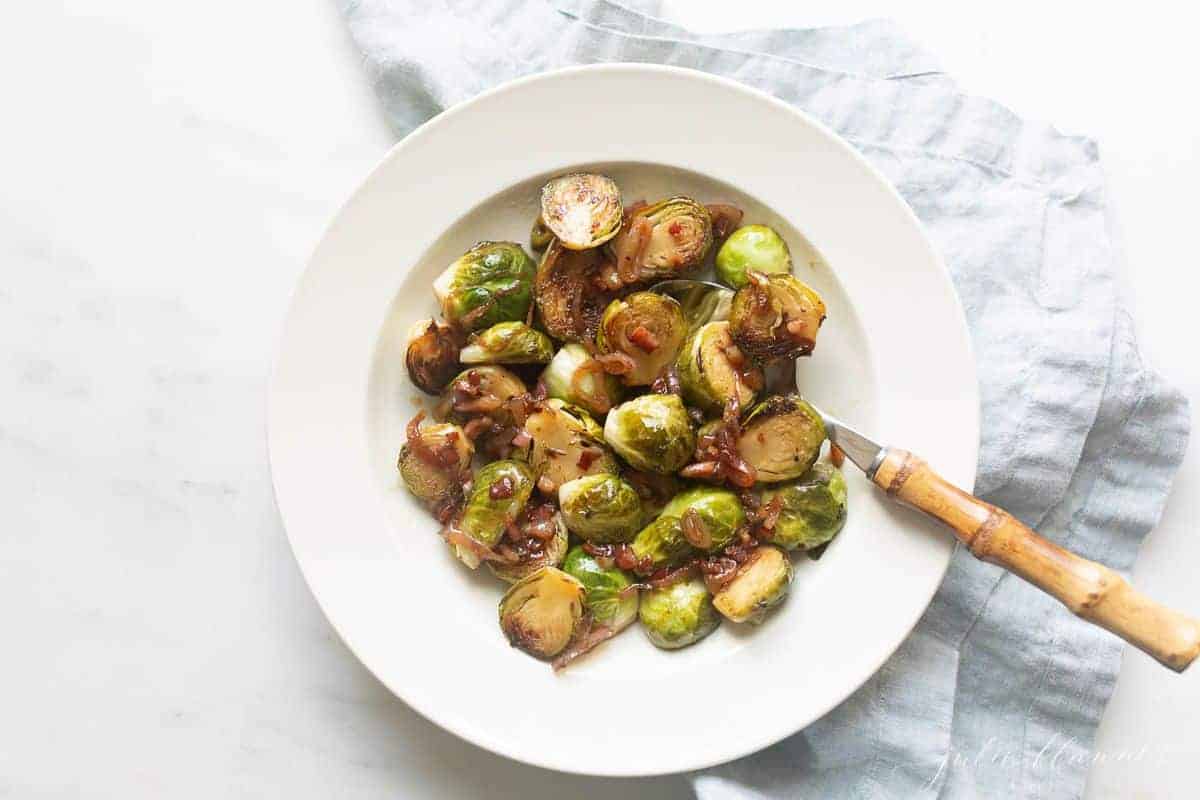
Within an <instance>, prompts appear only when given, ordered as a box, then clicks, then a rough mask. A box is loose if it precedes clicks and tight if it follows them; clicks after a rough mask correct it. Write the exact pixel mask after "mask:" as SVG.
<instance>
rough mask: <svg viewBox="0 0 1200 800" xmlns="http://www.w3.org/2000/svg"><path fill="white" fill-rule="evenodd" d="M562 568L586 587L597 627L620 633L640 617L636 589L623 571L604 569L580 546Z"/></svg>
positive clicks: (573, 551) (587, 600)
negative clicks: (601, 626) (600, 626)
mask: <svg viewBox="0 0 1200 800" xmlns="http://www.w3.org/2000/svg"><path fill="white" fill-rule="evenodd" d="M562 569H563V572H565V573H567V574H568V575H570V576H571V577H572V578H575V579H576V580H578V581H579V582H580V583H582V584H583V588H584V589H585V591H586V598H585V603H586V605H587V610H588V611H589V612H591V615H592V622H593V623H594V624H598V625H603V626H605V627H607V628H610V629H612V630H613V631H619V630H621V629H622V628H625V627H627V626H628V625H629V624H630V623H631V622H633V621H634V619H636V618H637V610H638V593H637V589H634V588H631V587H632V586H633V580H632V579H631V578H630V577H629V575H627V574H626V573H625V572H624V571H623V570H621V569H619V568H617V567H605V566H603V565H602V564H601V563H600V562H599V561H597V560H596V559H595V558H593V557H592V556H590V555H588V554H587V553H586V552H585V551H584V549H583V548H582V547H580V546H578V545H576V546H575V547H572V548H571V550H570V552H569V553H567V558H566V560H565V561H563V565H562Z"/></svg>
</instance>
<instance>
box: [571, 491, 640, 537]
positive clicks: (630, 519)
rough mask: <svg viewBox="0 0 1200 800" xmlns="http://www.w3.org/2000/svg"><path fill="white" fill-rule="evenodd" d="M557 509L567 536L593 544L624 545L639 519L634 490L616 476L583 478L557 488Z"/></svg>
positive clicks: (635, 528) (633, 531) (638, 523)
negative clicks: (560, 512)
mask: <svg viewBox="0 0 1200 800" xmlns="http://www.w3.org/2000/svg"><path fill="white" fill-rule="evenodd" d="M558 506H559V508H561V509H562V514H563V517H564V518H565V519H566V521H567V528H569V529H570V531H571V533H573V534H575V535H576V536H578V537H579V538H580V539H583V540H584V541H588V542H592V543H594V544H617V543H619V542H628V541H629V540H630V539H632V538H633V537H634V534H636V533H637V532H638V528H639V527H641V525H640V523H641V520H642V500H641V498H640V497H638V493H637V490H635V489H634V488H633V487H632V486H630V485H629V484H628V483H626V482H625V481H623V480H621V479H620V478H619V477H617V476H616V475H606V474H601V475H585V476H583V477H582V478H576V479H575V480H573V481H567V482H566V483H564V484H562V485H561V486H559V487H558Z"/></svg>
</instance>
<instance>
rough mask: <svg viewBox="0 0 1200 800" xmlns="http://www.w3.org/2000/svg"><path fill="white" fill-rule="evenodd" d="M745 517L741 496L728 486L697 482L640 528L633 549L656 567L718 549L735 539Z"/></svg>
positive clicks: (633, 542)
mask: <svg viewBox="0 0 1200 800" xmlns="http://www.w3.org/2000/svg"><path fill="white" fill-rule="evenodd" d="M745 521H746V512H745V510H744V509H743V508H742V503H741V501H740V500H739V499H738V496H737V495H736V494H734V493H733V492H731V491H729V490H728V489H721V488H718V487H715V486H697V487H694V488H692V489H688V490H686V491H683V492H680V493H679V494H677V495H676V496H675V497H673V498H672V499H671V500H670V501H668V503H667V504H666V506H664V507H663V510H662V513H661V514H659V515H658V518H657V519H655V520H654V521H653V522H651V523H650V524H649V525H647V526H646V527H644V528H642V529H641V530H640V531H638V534H637V536H635V537H634V538H633V541H632V542H631V543H630V549H632V550H633V554H634V556H636V557H637V558H638V560H639V561H641V560H644V561H647V562H649V564H650V565H652V566H653V567H654V568H655V569H659V568H661V567H671V566H675V565H676V564H678V563H680V562H681V561H684V560H685V559H687V558H688V557H689V556H692V555H695V554H696V553H701V552H704V553H716V552H719V551H720V550H722V549H724V548H725V546H726V545H728V544H729V543H730V542H732V541H733V539H734V537H735V536H736V535H737V530H738V528H739V527H741V526H742V524H743V523H745Z"/></svg>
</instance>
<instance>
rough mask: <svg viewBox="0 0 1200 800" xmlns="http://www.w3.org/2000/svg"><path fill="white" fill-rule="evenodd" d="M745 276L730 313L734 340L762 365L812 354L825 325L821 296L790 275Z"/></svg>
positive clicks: (754, 273)
mask: <svg viewBox="0 0 1200 800" xmlns="http://www.w3.org/2000/svg"><path fill="white" fill-rule="evenodd" d="M746 275H747V281H748V282H747V283H746V285H745V286H743V287H742V288H740V289H738V290H737V294H735V295H734V296H733V305H732V306H731V307H730V310H729V331H730V333H732V334H733V340H734V341H735V342H737V343H738V346H739V347H741V348H742V350H744V351H745V352H746V353H747V354H748V355H750V356H751V357H753V358H756V359H758V360H760V361H769V360H771V359H773V358H798V357H800V356H806V355H808V354H810V353H811V352H812V351H813V348H814V347H816V344H817V331H818V330H820V328H821V323H822V322H824V321H825V301H823V300H822V299H821V296H820V295H819V294H817V293H816V292H815V291H813V290H812V289H811V288H810V287H809V286H807V285H805V284H803V283H801V282H800V281H799V280H797V279H796V278H793V277H792V276H791V275H763V274H761V273H758V272H748V273H746Z"/></svg>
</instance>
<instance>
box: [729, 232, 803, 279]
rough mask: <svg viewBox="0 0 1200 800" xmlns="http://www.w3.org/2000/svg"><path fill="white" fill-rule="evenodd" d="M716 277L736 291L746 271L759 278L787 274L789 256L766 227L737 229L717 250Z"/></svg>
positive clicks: (776, 237) (790, 268)
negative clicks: (753, 273) (759, 275)
mask: <svg viewBox="0 0 1200 800" xmlns="http://www.w3.org/2000/svg"><path fill="white" fill-rule="evenodd" d="M716 266H717V278H718V280H720V281H721V282H723V283H726V284H728V285H729V286H732V287H733V288H734V289H740V288H742V287H743V286H745V285H746V273H747V272H748V271H753V272H760V273H762V274H763V275H775V274H780V273H791V271H792V254H791V252H790V251H789V250H788V246H787V242H785V241H784V240H783V237H782V236H780V235H779V234H778V233H776V232H775V231H774V230H772V229H771V228H768V227H767V226H766V225H746V226H744V227H741V228H738V229H737V230H736V231H734V232H733V233H732V234H730V235H729V238H728V239H726V240H725V244H723V245H721V249H720V250H718V251H717V264H716Z"/></svg>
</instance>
